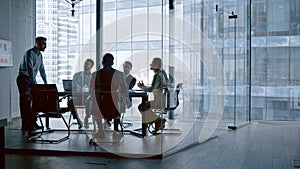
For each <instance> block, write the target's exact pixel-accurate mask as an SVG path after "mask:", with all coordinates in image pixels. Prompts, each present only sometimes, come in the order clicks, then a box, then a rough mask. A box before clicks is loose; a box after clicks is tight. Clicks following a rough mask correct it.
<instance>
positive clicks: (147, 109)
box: [138, 58, 169, 131]
mask: <svg viewBox="0 0 300 169" xmlns="http://www.w3.org/2000/svg"><path fill="white" fill-rule="evenodd" d="M161 66H162V62H161V59H160V58H154V59H153V60H152V63H151V64H150V68H151V70H153V71H154V73H155V74H154V76H153V80H152V83H151V86H145V85H144V83H143V81H142V82H139V83H138V87H139V88H141V89H143V90H144V91H147V92H153V95H154V100H151V101H147V102H144V103H141V104H140V105H139V106H138V108H139V111H140V112H141V114H142V118H143V119H142V120H143V123H147V124H150V123H155V131H159V130H161V129H163V128H164V127H165V122H166V119H161V118H160V117H159V116H158V115H156V114H155V113H154V112H153V109H163V108H165V104H166V96H165V94H164V93H163V90H162V89H163V87H165V85H166V84H167V83H168V81H169V79H168V76H167V74H166V72H165V71H164V70H163V69H162V68H161Z"/></svg>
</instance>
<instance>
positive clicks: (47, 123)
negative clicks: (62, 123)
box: [45, 117, 50, 129]
mask: <svg viewBox="0 0 300 169" xmlns="http://www.w3.org/2000/svg"><path fill="white" fill-rule="evenodd" d="M45 120H46V128H47V129H50V127H49V117H46V118H45Z"/></svg>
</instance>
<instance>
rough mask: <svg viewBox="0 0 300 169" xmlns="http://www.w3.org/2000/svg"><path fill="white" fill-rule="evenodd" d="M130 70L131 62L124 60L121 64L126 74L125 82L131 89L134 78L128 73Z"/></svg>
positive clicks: (133, 84)
mask: <svg viewBox="0 0 300 169" xmlns="http://www.w3.org/2000/svg"><path fill="white" fill-rule="evenodd" d="M131 70H132V63H131V62H129V61H125V62H124V64H123V72H124V74H125V76H126V82H127V84H128V87H129V89H132V88H133V87H134V86H135V83H136V78H135V77H133V76H132V75H131V74H130V71H131Z"/></svg>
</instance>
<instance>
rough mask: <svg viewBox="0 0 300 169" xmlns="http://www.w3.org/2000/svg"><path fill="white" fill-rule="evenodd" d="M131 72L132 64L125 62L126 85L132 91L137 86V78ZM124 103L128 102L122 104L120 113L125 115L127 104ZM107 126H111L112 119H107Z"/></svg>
mask: <svg viewBox="0 0 300 169" xmlns="http://www.w3.org/2000/svg"><path fill="white" fill-rule="evenodd" d="M131 70H132V63H131V62H129V61H125V62H124V64H123V73H124V75H125V78H126V83H127V85H128V89H129V90H130V89H132V88H133V87H134V86H135V84H136V78H135V77H133V76H132V75H131V74H130V71H131ZM129 100H130V102H132V99H131V98H129ZM124 102H126V100H125V101H122V102H121V104H120V112H122V113H125V109H126V103H124ZM107 124H108V125H110V119H107Z"/></svg>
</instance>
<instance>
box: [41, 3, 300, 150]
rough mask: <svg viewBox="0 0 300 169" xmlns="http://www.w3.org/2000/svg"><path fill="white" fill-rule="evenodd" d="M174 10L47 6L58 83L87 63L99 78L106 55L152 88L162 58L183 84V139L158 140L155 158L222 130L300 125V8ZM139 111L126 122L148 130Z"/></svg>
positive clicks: (44, 16)
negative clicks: (270, 123)
mask: <svg viewBox="0 0 300 169" xmlns="http://www.w3.org/2000/svg"><path fill="white" fill-rule="evenodd" d="M96 2H100V10H99V13H98V14H99V16H98V17H99V18H100V25H101V29H98V30H96V24H97V23H96V20H97V14H96V5H97V4H96ZM169 2H172V1H167V0H131V1H128V0H98V1H94V0H84V1H82V2H80V3H79V4H77V5H75V16H73V17H72V16H71V11H70V10H71V6H70V5H69V4H67V3H66V2H65V1H63V0H60V1H58V2H57V1H47V3H45V2H44V1H42V0H38V1H37V26H36V31H37V36H39V35H41V36H46V37H47V38H48V46H47V50H46V51H45V53H44V61H45V65H46V66H45V67H46V71H47V74H48V76H49V80H48V81H49V83H56V84H57V85H58V87H59V90H62V85H61V81H62V79H72V76H73V74H74V73H75V72H78V71H81V70H83V63H84V61H85V59H87V58H92V59H93V60H94V61H95V62H96V65H95V66H94V67H93V71H95V70H96V68H100V67H101V57H102V55H103V54H104V53H106V52H110V53H112V54H113V55H114V56H115V63H114V68H116V69H118V70H120V71H122V65H123V63H124V61H131V62H132V63H133V69H132V72H131V73H132V75H134V76H135V77H136V78H137V80H138V81H140V80H143V81H144V83H145V84H150V83H151V81H152V77H153V75H154V73H153V71H151V70H150V63H151V61H152V59H153V58H154V57H159V58H161V59H162V61H163V69H164V70H165V71H166V72H167V73H168V74H169V78H170V80H171V83H172V85H173V86H176V85H177V84H178V83H183V86H182V88H181V91H180V94H179V107H178V108H177V109H176V110H175V111H171V112H170V113H168V114H167V115H166V118H167V119H168V122H167V124H168V125H170V126H169V127H173V128H180V129H181V134H180V135H168V137H170V139H171V140H172V141H170V140H168V137H163V136H162V135H161V136H157V138H159V139H158V140H159V141H157V142H156V143H157V144H158V145H159V148H158V149H156V150H157V151H156V152H153V151H150V150H149V152H147V153H150V154H151V153H158V154H168V153H170V152H172V151H176V150H180V149H182V148H184V147H188V146H190V145H193V144H195V143H198V142H203V141H206V140H208V139H210V138H213V137H214V136H216V135H217V133H218V130H217V129H218V128H227V127H228V126H231V127H237V126H239V125H242V124H244V123H245V122H248V121H249V119H252V120H298V121H299V116H300V114H299V110H300V108H299V107H300V101H299V98H300V94H299V93H300V89H299V81H300V76H299V75H300V74H299V71H298V69H297V65H299V64H300V59H299V57H298V56H297V54H298V53H299V46H300V45H299V44H300V43H299V42H300V40H299V39H300V38H299V34H300V33H299V32H300V31H299V23H300V20H299V16H300V14H299V11H300V10H299V8H300V2H299V1H296V0H288V1H280V0H252V1H250V0H242V1H241V0H239V1H238V0H185V1H183V0H176V1H173V4H169ZM250 4H251V5H250ZM170 5H171V7H173V9H170ZM250 6H251V8H250ZM277 8H278V9H277ZM278 10H279V11H281V12H277V11H278ZM250 16H251V18H250ZM250 23H251V31H250ZM282 23H284V24H282ZM97 33H98V34H97ZM250 33H251V34H250ZM97 35H100V41H98V44H97V45H96V43H97V42H96V41H97V38H98V37H97ZM250 37H251V38H250ZM98 40H99V39H98ZM250 46H251V48H250ZM250 49H251V50H250ZM97 50H99V51H100V52H99V54H97V52H96V51H97ZM134 89H138V87H137V86H135V87H134ZM149 99H153V95H152V94H151V93H150V94H149ZM140 102H141V100H140V99H138V98H134V99H133V106H132V108H130V109H128V110H127V112H126V114H125V120H127V121H130V122H132V123H133V124H134V126H133V128H136V127H139V125H140V118H141V114H140V112H139V111H138V107H137V106H138V105H139V104H140ZM250 110H251V114H250ZM250 115H251V116H250ZM150 138H152V137H150ZM145 140H149V137H147V138H145V139H143V140H142V141H143V144H147V145H148V144H150V143H149V142H147V141H145ZM170 142H172V143H173V144H169V143H170ZM124 151H125V150H124ZM127 153H130V152H127Z"/></svg>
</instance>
